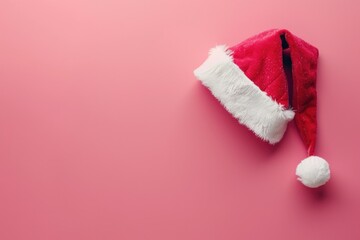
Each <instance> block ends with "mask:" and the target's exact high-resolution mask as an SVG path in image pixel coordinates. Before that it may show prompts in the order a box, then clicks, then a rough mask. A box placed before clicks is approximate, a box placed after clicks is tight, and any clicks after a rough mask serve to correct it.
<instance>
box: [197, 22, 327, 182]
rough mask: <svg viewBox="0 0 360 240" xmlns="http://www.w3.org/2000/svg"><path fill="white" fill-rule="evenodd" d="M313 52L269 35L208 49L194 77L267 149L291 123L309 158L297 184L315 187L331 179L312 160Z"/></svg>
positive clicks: (287, 36)
mask: <svg viewBox="0 0 360 240" xmlns="http://www.w3.org/2000/svg"><path fill="white" fill-rule="evenodd" d="M318 55H319V52H318V50H317V48H315V47H314V46H312V45H310V44H309V43H307V42H305V41H303V40H302V39H300V38H298V37H296V36H294V35H293V34H292V33H290V32H289V31H287V30H278V29H275V30H269V31H266V32H263V33H260V34H258V35H256V36H254V37H251V38H249V39H247V40H245V41H243V42H241V43H240V44H237V45H235V46H233V47H227V46H225V45H221V46H217V47H215V48H212V49H211V50H210V52H209V56H208V58H207V59H206V61H205V62H204V63H203V64H202V65H201V66H200V67H198V68H197V69H196V70H195V71H194V74H195V76H196V77H197V78H198V79H199V80H200V81H201V82H202V83H203V85H205V86H206V87H207V88H209V89H210V91H211V92H212V94H213V95H214V96H215V97H216V98H217V99H218V100H219V101H220V102H221V104H222V105H223V106H224V107H225V108H226V109H227V110H228V111H229V112H230V113H231V114H232V115H233V116H234V117H235V118H236V119H238V120H239V122H240V123H241V124H243V125H245V126H246V127H248V128H249V129H250V130H251V131H253V132H254V133H255V134H256V135H257V136H258V137H260V138H261V139H263V140H264V141H267V142H269V143H270V144H276V143H278V142H279V141H280V140H281V139H282V137H283V135H284V133H285V130H286V127H287V123H288V122H289V121H291V120H293V119H294V120H295V123H296V126H297V129H298V131H299V134H300V137H301V139H302V141H303V142H304V144H305V146H306V149H307V154H308V158H306V159H304V160H303V161H302V162H301V163H300V164H299V165H298V167H297V169H296V175H297V176H298V179H299V180H300V181H301V182H302V183H303V184H304V185H305V186H308V187H312V188H314V187H318V186H321V185H323V184H325V183H326V182H327V181H328V180H329V179H330V169H329V165H328V163H327V162H326V161H325V160H324V159H322V158H320V157H316V156H313V154H314V150H315V143H316V127H317V125H316V71H317V59H318Z"/></svg>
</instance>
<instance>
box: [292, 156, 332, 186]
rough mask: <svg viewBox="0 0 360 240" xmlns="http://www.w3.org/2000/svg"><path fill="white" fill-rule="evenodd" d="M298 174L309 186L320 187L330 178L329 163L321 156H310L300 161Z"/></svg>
mask: <svg viewBox="0 0 360 240" xmlns="http://www.w3.org/2000/svg"><path fill="white" fill-rule="evenodd" d="M296 176H298V180H299V181H300V182H302V183H303V184H304V185H305V186H307V187H310V188H317V187H320V186H322V185H324V184H325V183H326V182H327V181H329V179H330V168H329V164H328V162H327V161H326V160H325V159H323V158H321V157H316V156H310V157H308V158H305V159H304V160H302V161H301V163H299V165H298V166H297V168H296Z"/></svg>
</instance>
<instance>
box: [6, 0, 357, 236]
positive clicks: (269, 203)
mask: <svg viewBox="0 0 360 240" xmlns="http://www.w3.org/2000/svg"><path fill="white" fill-rule="evenodd" d="M359 10H360V8H359V5H358V3H357V1H344V0H338V1H313V0H305V1H280V0H272V1H266V0H263V1H259V0H256V1H235V0H222V1H205V0H199V1H194V0H186V1H185V0H175V1H168V0H140V1H132V0H113V1H110V0H96V1H95V0H61V1H60V0H58V1H55V0H52V1H50V0H42V1H41V0H32V1H26V0H16V1H13V0H2V1H1V2H0V239H1V240H18V239H24V240H32V239H34V240H57V239H64V240H75V239H76V240H79V239H84V240H85V239H86V240H92V239H94V240H95V239H101V240H103V239H104V240H105V239H106V240H110V239H124V240H137V239H139V240H147V239H151V240H163V239H166V240H178V239H179V240H185V239H186V240H192V239H194V240H195V239H196V240H199V239H204V240H205V239H206V240H212V239H214V240H218V239H226V240H232V239H234V240H235V239H237V240H238V239H244V240H245V239H246V240H248V239H251V240H252V239H255V240H256V239H291V240H297V239H299V240H300V239H327V240H331V239H360V227H359V226H360V174H359V168H360V161H359V157H360V147H359V139H358V136H359V134H360V127H359V122H360V114H359V111H358V108H359V101H360V96H359V91H358V88H359V87H360V71H359V70H358V69H359V60H358V56H359V54H360V44H359V42H360V31H359V29H360V21H359ZM275 27H280V28H288V29H289V30H291V31H293V33H295V34H297V35H298V36H300V37H302V38H304V39H305V40H307V41H309V42H310V43H312V44H313V45H315V46H317V47H318V48H319V49H320V54H321V56H320V62H319V73H318V92H319V108H318V113H319V115H318V116H319V135H318V145H317V151H316V153H317V154H318V155H320V156H322V157H324V158H326V159H327V160H328V161H329V162H330V164H331V167H332V174H333V175H332V180H331V181H330V182H329V184H328V185H327V186H326V187H325V188H323V189H320V190H315V191H314V190H309V189H306V188H305V187H303V186H301V185H300V184H299V183H298V182H297V181H296V178H295V176H294V171H295V167H296V165H297V164H298V162H299V161H300V160H301V159H302V158H304V157H305V154H306V151H305V147H304V146H303V145H302V142H301V141H300V138H299V136H298V133H297V132H296V129H295V127H294V125H293V124H290V125H289V128H288V131H287V133H286V135H285V138H284V139H283V141H282V142H281V143H280V144H278V145H277V146H276V147H271V146H269V145H267V144H266V143H262V142H261V141H260V140H259V139H257V138H256V137H255V136H254V135H253V134H252V133H251V132H250V131H248V130H247V129H246V128H245V127H243V126H240V125H239V124H238V123H237V122H236V120H234V119H233V118H232V117H231V116H230V115H229V114H228V113H227V112H226V111H225V110H224V109H223V108H222V107H221V106H220V104H219V103H218V102H217V101H216V100H215V99H214V98H213V96H211V94H210V93H209V91H208V90H206V89H205V88H204V87H203V86H201V84H200V83H199V82H198V81H196V79H195V77H194V76H193V74H192V71H193V69H194V68H195V67H197V66H198V65H199V64H200V63H201V62H202V61H203V60H204V59H205V57H206V55H207V51H208V49H209V48H210V47H212V46H215V45H216V44H223V43H226V44H229V45H233V44H235V43H237V42H239V41H241V40H243V39H245V38H247V37H250V36H251V35H253V34H255V33H258V32H260V31H263V30H267V29H269V28H275Z"/></svg>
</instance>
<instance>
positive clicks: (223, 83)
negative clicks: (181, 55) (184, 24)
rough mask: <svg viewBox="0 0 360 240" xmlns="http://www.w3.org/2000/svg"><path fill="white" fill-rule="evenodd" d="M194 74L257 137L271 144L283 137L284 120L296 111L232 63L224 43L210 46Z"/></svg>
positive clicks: (286, 120)
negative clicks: (285, 106) (268, 92)
mask: <svg viewBox="0 0 360 240" xmlns="http://www.w3.org/2000/svg"><path fill="white" fill-rule="evenodd" d="M194 74H195V76H196V77H197V78H198V79H199V80H200V81H201V82H202V83H203V85H205V86H206V87H207V88H209V89H210V91H211V92H212V94H213V95H214V96H215V97H216V98H217V99H218V100H219V101H220V102H221V104H222V105H223V106H224V107H225V108H226V109H227V110H228V111H229V112H230V113H231V114H232V115H233V116H234V117H235V118H236V119H238V121H239V122H240V123H242V124H244V125H245V126H247V127H248V128H249V129H250V130H252V131H253V132H254V133H255V134H256V135H257V136H258V137H260V138H261V139H263V140H265V141H267V142H269V143H271V144H275V143H277V142H279V141H280V140H281V139H282V137H283V135H284V133H285V130H286V127H287V123H288V122H289V121H291V120H292V119H293V118H294V115H295V113H294V112H293V111H292V110H290V109H284V107H283V106H282V105H281V104H279V103H277V102H276V101H274V100H273V99H272V98H271V97H270V96H268V95H267V94H266V93H265V92H263V91H261V89H260V88H259V87H258V86H256V85H255V84H254V82H252V81H251V80H250V79H249V78H248V77H247V76H246V75H245V74H244V72H243V71H242V70H241V69H240V68H239V67H238V66H237V65H236V64H235V63H234V62H233V57H232V52H231V51H230V50H229V49H228V48H227V47H226V46H225V45H221V46H217V47H215V48H212V49H211V50H210V52H209V56H208V58H207V59H206V60H205V62H204V63H203V64H202V65H201V66H200V67H198V68H197V69H196V70H195V71H194Z"/></svg>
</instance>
